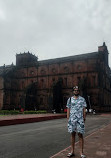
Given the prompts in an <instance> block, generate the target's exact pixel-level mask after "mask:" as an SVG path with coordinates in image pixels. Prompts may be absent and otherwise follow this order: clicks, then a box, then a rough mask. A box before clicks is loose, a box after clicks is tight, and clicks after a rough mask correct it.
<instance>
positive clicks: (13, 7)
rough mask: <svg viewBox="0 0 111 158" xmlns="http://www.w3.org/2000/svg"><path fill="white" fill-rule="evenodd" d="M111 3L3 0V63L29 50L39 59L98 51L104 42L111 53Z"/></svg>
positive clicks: (103, 0)
mask: <svg viewBox="0 0 111 158" xmlns="http://www.w3.org/2000/svg"><path fill="white" fill-rule="evenodd" d="M110 6H111V1H108V0H98V1H97V0H93V1H91V0H85V1H84V0H75V1H74V0H5V1H4V0H0V25H1V29H0V43H1V46H0V53H1V55H2V58H1V59H0V65H2V64H4V63H6V64H10V63H11V62H14V61H15V54H16V53H19V52H24V51H28V50H29V51H31V52H32V53H34V54H36V55H38V56H39V59H40V60H42V59H48V58H56V57H62V56H68V55H74V54H80V53H87V52H92V51H97V49H98V46H99V45H102V43H103V41H106V44H107V45H108V49H109V52H110V50H111V47H110V41H111V32H110V28H111V20H110V14H111V11H110ZM8 55H10V58H9V57H8V58H7V56H8ZM110 65H111V61H110Z"/></svg>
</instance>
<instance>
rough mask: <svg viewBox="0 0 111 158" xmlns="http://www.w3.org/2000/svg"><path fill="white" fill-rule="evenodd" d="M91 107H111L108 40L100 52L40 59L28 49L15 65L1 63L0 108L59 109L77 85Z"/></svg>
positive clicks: (20, 55)
mask: <svg viewBox="0 0 111 158" xmlns="http://www.w3.org/2000/svg"><path fill="white" fill-rule="evenodd" d="M78 84H79V86H80V88H81V95H82V96H84V97H85V98H86V101H87V104H88V108H89V109H90V108H92V109H95V110H97V111H110V110H111V70H110V67H109V64H108V50H107V46H106V45H105V43H103V45H102V46H99V47H98V51H97V52H92V53H87V54H82V55H75V56H69V57H63V58H56V59H49V60H43V61H38V58H37V57H36V56H35V55H33V54H31V53H29V52H27V53H23V54H21V53H20V54H17V55H16V65H13V64H12V65H10V66H5V65H4V66H1V67H0V109H19V108H20V107H22V108H24V109H26V110H38V109H47V110H49V111H51V110H53V109H55V110H56V111H57V112H60V111H61V109H64V108H65V106H66V102H67V99H68V98H69V97H70V96H71V95H72V87H73V86H74V85H78Z"/></svg>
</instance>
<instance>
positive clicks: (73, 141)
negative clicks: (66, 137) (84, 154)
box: [71, 132, 76, 153]
mask: <svg viewBox="0 0 111 158" xmlns="http://www.w3.org/2000/svg"><path fill="white" fill-rule="evenodd" d="M75 135H76V132H72V133H71V153H74V149H75Z"/></svg>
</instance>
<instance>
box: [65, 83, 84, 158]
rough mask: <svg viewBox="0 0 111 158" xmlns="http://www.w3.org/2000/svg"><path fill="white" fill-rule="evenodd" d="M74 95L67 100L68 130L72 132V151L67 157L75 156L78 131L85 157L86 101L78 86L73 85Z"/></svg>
mask: <svg viewBox="0 0 111 158" xmlns="http://www.w3.org/2000/svg"><path fill="white" fill-rule="evenodd" d="M73 93H74V96H72V97H71V98H69V99H68V101H67V106H66V107H67V119H68V132H70V133H71V153H69V154H68V155H67V157H73V156H75V153H74V149H75V135H76V133H78V136H79V145H80V156H81V158H85V157H86V156H85V155H84V153H83V145H84V139H83V134H84V123H85V118H86V101H85V99H84V98H83V97H81V96H80V95H79V93H80V90H79V87H78V86H75V87H73Z"/></svg>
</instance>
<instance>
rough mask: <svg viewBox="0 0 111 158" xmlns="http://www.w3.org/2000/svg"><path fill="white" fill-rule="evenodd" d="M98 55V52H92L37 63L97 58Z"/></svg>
mask: <svg viewBox="0 0 111 158" xmlns="http://www.w3.org/2000/svg"><path fill="white" fill-rule="evenodd" d="M98 54H99V53H98V52H92V53H86V54H79V55H73V56H67V57H61V58H55V59H47V60H41V61H39V65H42V64H53V63H62V62H67V61H77V60H84V59H90V58H97V56H98Z"/></svg>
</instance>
